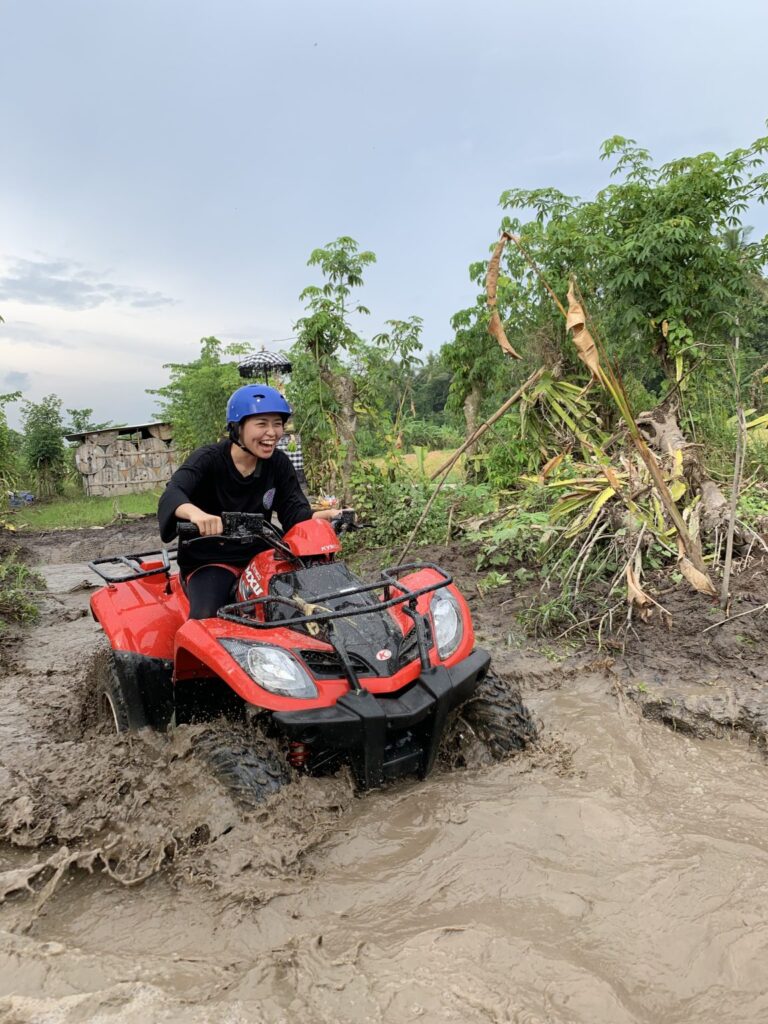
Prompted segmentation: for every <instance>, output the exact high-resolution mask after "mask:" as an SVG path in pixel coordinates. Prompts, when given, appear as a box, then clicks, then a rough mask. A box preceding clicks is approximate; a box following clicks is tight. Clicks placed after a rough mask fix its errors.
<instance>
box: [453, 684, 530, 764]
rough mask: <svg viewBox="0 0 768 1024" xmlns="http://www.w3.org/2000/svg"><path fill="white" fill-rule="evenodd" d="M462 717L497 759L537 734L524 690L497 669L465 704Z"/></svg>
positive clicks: (525, 743) (528, 743)
mask: <svg viewBox="0 0 768 1024" xmlns="http://www.w3.org/2000/svg"><path fill="white" fill-rule="evenodd" d="M461 717H462V718H463V719H464V721H465V722H466V723H467V724H468V725H469V726H470V727H471V728H472V729H473V731H474V732H475V733H476V734H477V735H478V736H479V737H480V739H481V740H482V741H483V743H484V744H485V745H486V746H487V748H488V750H489V752H490V754H491V756H492V758H493V759H494V761H503V760H504V759H505V758H507V757H511V756H512V754H515V753H517V752H518V751H519V750H524V749H525V748H526V747H527V746H529V745H530V744H531V743H533V741H534V740H535V739H536V736H537V729H536V723H535V722H534V720H533V718H532V716H531V713H530V711H529V710H528V708H527V707H526V706H525V704H523V700H522V697H521V696H520V690H519V689H518V688H517V687H516V686H514V685H512V684H511V683H507V682H505V681H504V680H503V679H499V677H498V676H495V675H494V674H493V672H489V673H488V675H487V676H486V677H485V679H484V680H483V681H482V683H481V684H480V686H479V687H478V689H477V690H476V692H475V696H474V697H472V699H471V700H468V701H467V703H466V704H465V705H464V706H463V708H462V709H461Z"/></svg>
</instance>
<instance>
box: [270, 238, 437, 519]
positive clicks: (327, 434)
mask: <svg viewBox="0 0 768 1024" xmlns="http://www.w3.org/2000/svg"><path fill="white" fill-rule="evenodd" d="M375 262H376V256H375V255H374V253H372V252H367V251H363V252H361V251H360V250H359V247H358V244H357V242H356V241H355V240H354V239H353V238H349V237H347V236H342V237H340V238H337V239H336V241H334V242H331V243H330V244H329V245H327V246H325V247H324V248H322V249H315V250H314V251H313V252H312V254H311V256H310V258H309V261H308V264H307V265H308V266H316V267H319V268H320V270H321V272H322V274H323V277H324V278H325V283H324V284H323V285H320V286H318V285H310V286H309V287H307V288H305V289H304V291H303V292H302V293H301V296H300V298H301V300H302V301H303V302H305V303H306V307H307V315H306V316H304V317H302V318H301V319H300V320H299V321H298V323H297V324H296V330H297V333H298V340H297V342H296V344H295V345H294V347H293V350H292V361H293V374H292V377H291V382H290V386H289V394H290V396H291V397H292V398H294V399H295V401H294V404H295V406H296V409H297V426H298V428H299V430H300V431H301V433H302V437H303V439H304V443H305V445H306V448H307V456H308V460H307V461H308V472H309V475H310V479H311V480H312V481H313V482H317V481H318V479H319V478H322V479H324V480H325V481H326V483H327V485H328V486H330V487H331V488H332V489H334V490H337V489H339V490H340V491H341V495H342V497H343V498H344V500H347V499H348V498H349V486H350V478H351V474H352V467H353V465H354V463H355V459H356V456H357V450H358V437H357V435H358V430H359V426H360V417H361V416H366V417H367V418H368V421H369V423H372V422H375V421H376V419H377V416H380V414H382V413H384V412H385V410H386V403H387V398H388V394H389V393H390V392H391V390H392V388H393V387H394V386H396V387H397V391H398V393H401V382H400V381H398V374H402V372H403V371H404V370H407V369H408V368H409V367H411V366H413V365H414V364H415V363H416V362H417V356H416V352H417V351H418V350H419V348H420V346H421V342H420V337H419V336H420V331H421V320H420V319H419V318H418V317H410V318H409V319H407V320H390V321H388V322H387V324H386V326H387V328H388V330H387V331H384V332H382V333H381V334H379V335H377V336H376V337H375V338H374V339H373V341H372V342H369V341H366V340H365V339H364V338H363V337H362V336H361V335H360V334H359V333H358V332H357V331H356V330H355V329H354V328H353V326H352V318H353V317H358V316H365V315H367V314H368V312H369V310H368V309H367V308H366V307H365V306H363V305H362V304H361V303H359V302H357V301H355V300H354V299H353V297H352V295H353V290H354V289H356V288H360V287H362V285H363V283H364V281H363V274H364V271H365V269H366V267H368V266H370V265H371V264H373V263H375ZM396 381H398V382H397V383H396V384H395V382H396ZM402 409H403V402H402V401H401V402H399V403H398V407H397V410H396V412H395V420H397V417H398V415H399V414H402ZM386 418H387V419H389V417H388V416H387V417H386ZM390 427H391V421H390ZM379 432H380V433H381V425H380V424H379Z"/></svg>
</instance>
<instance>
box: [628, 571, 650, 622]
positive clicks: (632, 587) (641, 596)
mask: <svg viewBox="0 0 768 1024" xmlns="http://www.w3.org/2000/svg"><path fill="white" fill-rule="evenodd" d="M626 575H627V601H629V604H630V605H631V607H632V608H634V609H635V610H636V611H637V613H638V614H639V616H640V618H641V619H642V620H643V622H647V621H648V619H650V617H651V615H652V614H653V606H654V604H655V603H656V602H655V601H653V600H652V599H651V598H650V597H648V595H647V594H646V592H645V591H644V590H643V588H642V587H641V586H640V584H639V583H638V582H637V576H636V575H635V571H634V569H633V568H632V566H631V565H628V566H627V573H626Z"/></svg>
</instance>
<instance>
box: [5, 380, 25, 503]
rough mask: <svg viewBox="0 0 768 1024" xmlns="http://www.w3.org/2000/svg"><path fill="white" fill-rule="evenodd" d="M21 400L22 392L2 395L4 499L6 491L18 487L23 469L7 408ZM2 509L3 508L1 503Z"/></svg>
mask: <svg viewBox="0 0 768 1024" xmlns="http://www.w3.org/2000/svg"><path fill="white" fill-rule="evenodd" d="M20 398H21V392H20V391H13V392H10V393H9V394H5V395H0V494H2V498H3V499H4V498H5V492H6V491H10V490H13V489H14V488H15V487H16V486H17V485H18V478H19V472H20V469H21V467H20V465H19V460H18V446H17V445H16V444H15V443H14V442H15V437H16V435H15V432H14V431H13V430H11V428H10V427H9V426H8V420H7V418H6V415H5V407H6V405H9V404H10V403H11V402H16V401H18V399H20ZM0 507H2V506H1V503H0Z"/></svg>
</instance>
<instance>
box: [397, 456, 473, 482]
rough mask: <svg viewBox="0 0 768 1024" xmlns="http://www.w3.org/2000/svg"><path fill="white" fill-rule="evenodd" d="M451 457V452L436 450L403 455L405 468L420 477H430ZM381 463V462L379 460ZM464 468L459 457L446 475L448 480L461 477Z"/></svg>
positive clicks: (462, 458) (461, 457)
mask: <svg viewBox="0 0 768 1024" xmlns="http://www.w3.org/2000/svg"><path fill="white" fill-rule="evenodd" d="M451 455H453V451H452V450H443V449H436V450H435V451H431V452H428V451H425V450H423V449H422V450H421V451H417V452H410V453H409V454H408V455H404V456H403V459H404V460H405V464H406V466H408V468H409V469H412V470H415V471H416V472H417V473H420V474H421V475H422V476H427V477H428V476H431V475H432V473H434V472H435V470H436V469H439V468H440V467H441V466H442V465H443V463H445V462H447V461H448V459H449V458H450V457H451ZM381 461H382V462H383V460H381ZM463 468H464V456H463V455H461V456H460V457H459V461H458V462H457V463H456V465H455V466H453V468H452V469H451V471H450V473H449V474H448V479H449V480H456V479H458V478H460V477H461V475H462V472H463Z"/></svg>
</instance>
